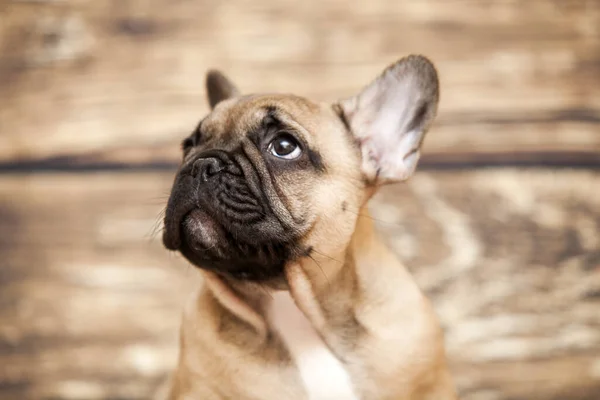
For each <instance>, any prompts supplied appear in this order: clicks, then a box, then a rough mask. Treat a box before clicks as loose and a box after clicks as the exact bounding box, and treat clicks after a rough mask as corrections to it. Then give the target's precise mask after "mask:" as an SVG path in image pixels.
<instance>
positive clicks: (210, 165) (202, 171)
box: [192, 157, 225, 182]
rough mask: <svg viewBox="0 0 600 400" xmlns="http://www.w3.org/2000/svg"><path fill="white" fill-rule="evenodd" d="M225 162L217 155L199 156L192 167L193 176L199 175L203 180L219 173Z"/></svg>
mask: <svg viewBox="0 0 600 400" xmlns="http://www.w3.org/2000/svg"><path fill="white" fill-rule="evenodd" d="M224 168H225V167H224V165H223V162H222V161H221V160H220V159H218V158H216V157H206V158H199V159H198V160H196V161H195V162H194V165H193V167H192V176H193V177H194V178H195V177H199V178H200V179H201V180H202V181H203V182H206V181H208V180H209V179H210V178H212V177H214V176H215V175H218V174H219V172H221V171H222V170H223V169H224Z"/></svg>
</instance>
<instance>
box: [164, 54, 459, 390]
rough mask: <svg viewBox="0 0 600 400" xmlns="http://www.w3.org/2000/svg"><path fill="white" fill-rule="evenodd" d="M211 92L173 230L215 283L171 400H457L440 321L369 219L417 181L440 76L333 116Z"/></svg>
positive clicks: (402, 79)
mask: <svg viewBox="0 0 600 400" xmlns="http://www.w3.org/2000/svg"><path fill="white" fill-rule="evenodd" d="M206 85H207V90H208V98H209V102H210V105H211V108H212V111H211V112H210V113H209V114H208V115H207V116H206V117H205V118H204V119H202V121H200V123H199V124H198V126H197V127H196V129H195V130H194V131H193V133H192V134H191V135H190V136H189V137H188V138H187V139H185V140H184V141H183V161H182V163H181V166H180V168H179V170H178V172H177V176H176V178H175V182H174V184H173V189H172V192H171V196H170V199H169V202H168V205H167V210H166V216H165V220H164V225H165V226H164V235H163V242H164V245H165V246H166V248H167V249H169V250H174V251H179V252H180V253H181V254H182V255H183V256H184V257H185V258H186V259H187V260H189V261H190V262H191V263H192V264H193V265H195V266H197V267H198V269H199V271H200V272H201V274H202V275H203V276H204V278H203V285H202V287H200V288H199V289H198V291H197V292H196V293H195V294H194V295H193V297H192V298H191V301H190V303H189V304H188V306H187V307H186V309H185V312H184V315H183V323H182V326H181V341H180V342H181V343H180V355H179V361H178V366H177V369H176V370H175V372H174V373H173V375H172V377H171V380H170V384H169V388H168V393H166V394H165V398H167V399H171V400H184V399H185V400H191V399H196V400H212V399H215V400H216V399H234V400H246V399H248V400H250V399H252V400H301V399H302V400H304V399H310V400H325V399H330V400H351V399H352V400H354V399H364V400H383V399H390V400H409V399H410V400H417V399H419V400H420V399H431V400H447V399H456V394H455V390H454V387H453V384H452V380H451V378H450V375H449V373H448V369H447V365H446V360H445V355H444V346H443V340H442V339H443V338H442V333H441V331H440V328H439V325H438V322H437V319H436V316H435V314H434V312H433V310H432V308H431V306H430V304H429V302H428V301H427V299H426V298H425V297H424V295H423V294H422V293H421V291H420V290H419V288H418V287H417V285H416V284H415V282H414V281H413V279H412V278H411V276H410V274H409V273H408V272H407V270H406V269H405V267H404V266H403V265H402V263H401V262H400V261H398V259H397V258H396V257H395V256H394V255H393V253H392V252H391V251H390V250H389V249H388V248H387V247H386V246H385V245H384V244H383V242H382V240H381V239H380V238H379V237H378V235H377V233H376V231H375V229H374V226H373V223H372V219H371V218H370V217H369V211H368V209H367V202H368V200H369V199H370V198H371V197H372V196H373V194H374V193H375V192H376V191H377V189H378V188H379V187H381V186H382V185H385V184H389V183H394V182H401V181H404V180H406V179H407V178H408V177H410V176H411V175H412V174H413V172H414V171H415V168H416V166H417V161H418V160H419V155H420V152H421V145H422V143H423V138H424V136H425V133H426V132H427V130H428V128H429V126H430V124H431V122H432V121H433V119H434V117H435V114H436V110H437V104H438V96H439V94H438V78H437V73H436V70H435V68H434V66H433V65H432V63H431V62H430V61H429V60H428V59H426V58H425V57H423V56H416V55H412V56H408V57H405V58H403V59H401V60H399V61H398V62H396V63H394V64H392V65H390V66H389V67H388V68H387V69H386V70H385V71H383V73H382V74H381V75H380V76H379V77H378V78H376V79H375V80H374V81H373V82H372V83H371V84H369V85H368V86H366V87H365V88H364V89H363V90H362V91H361V92H360V93H358V95H356V96H354V97H352V98H349V99H345V100H342V101H339V102H336V103H334V104H317V103H315V102H312V101H310V100H308V99H305V98H303V97H298V96H294V95H289V94H260V95H241V94H240V93H239V92H238V90H237V89H236V87H235V86H234V85H233V84H232V83H231V82H230V81H229V80H228V79H227V78H226V77H225V76H224V75H223V74H221V73H220V72H217V71H211V72H209V73H208V75H207V79H206Z"/></svg>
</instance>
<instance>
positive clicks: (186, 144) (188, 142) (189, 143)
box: [181, 137, 194, 151]
mask: <svg viewBox="0 0 600 400" xmlns="http://www.w3.org/2000/svg"><path fill="white" fill-rule="evenodd" d="M192 147H194V138H191V137H189V138H186V139H185V140H184V141H183V142H181V149H182V150H183V151H187V150H189V149H191V148H192Z"/></svg>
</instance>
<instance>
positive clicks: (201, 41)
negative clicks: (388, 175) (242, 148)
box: [0, 0, 600, 164]
mask: <svg viewBox="0 0 600 400" xmlns="http://www.w3.org/2000/svg"><path fill="white" fill-rule="evenodd" d="M313 1H314V2H313ZM313 1H305V2H302V4H301V5H297V4H295V3H293V4H292V3H287V2H278V3H272V2H255V1H252V2H250V1H244V0H236V1H234V2H226V3H222V2H210V1H203V2H180V3H178V4H176V5H175V4H173V3H172V2H169V1H166V0H151V1H150V0H148V1H141V0H138V1H128V2H127V3H126V5H124V4H123V3H122V2H78V1H74V0H71V1H61V2H39V1H5V2H3V3H2V5H0V20H1V21H2V24H0V51H1V53H2V55H3V56H2V58H0V92H1V93H2V95H1V96H0V162H3V163H6V162H12V161H16V160H28V161H36V160H37V161H39V160H46V159H52V158H53V157H64V156H78V157H90V158H91V159H94V158H95V157H96V158H98V157H100V158H102V159H117V160H118V161H119V162H125V163H134V164H136V163H138V164H139V163H142V162H150V163H151V162H157V161H159V162H163V161H164V160H167V161H168V162H174V161H175V160H177V159H178V157H179V154H178V153H177V144H178V142H179V141H180V140H181V138H182V137H183V136H184V135H186V134H187V133H188V132H189V131H190V130H191V129H192V127H193V126H194V125H195V123H196V122H197V121H198V120H199V119H200V118H201V116H202V115H203V114H204V113H206V111H207V108H206V103H205V100H204V88H203V80H204V79H203V74H204V72H205V71H206V70H207V69H208V68H211V67H218V68H222V69H223V70H225V71H226V72H227V73H229V74H230V75H231V76H232V77H233V78H234V79H235V80H236V81H237V82H238V83H239V85H240V87H241V88H242V89H243V90H244V91H246V92H256V91H277V92H279V91H286V92H287V91H289V92H295V93H298V94H302V95H306V96H310V97H312V98H315V99H318V100H324V101H332V100H335V99H337V98H339V97H345V96H348V95H350V94H352V93H354V92H355V91H357V90H358V89H359V88H360V87H361V86H362V85H364V84H365V83H366V82H368V81H369V80H371V79H372V78H373V77H374V76H375V75H376V74H377V73H378V72H379V71H380V70H381V69H382V68H383V67H384V66H385V65H387V64H388V63H390V62H391V61H393V60H395V59H396V58H398V57H400V56H402V55H404V54H407V53H410V52H419V53H424V54H426V55H428V56H430V57H431V58H432V59H433V60H434V61H435V62H436V63H437V65H438V67H439V72H440V76H441V81H442V102H441V105H440V116H439V122H438V125H437V127H436V128H434V129H433V130H432V133H431V135H430V137H429V139H428V141H427V147H428V149H429V151H430V152H431V153H432V154H452V153H461V154H472V153H473V154H474V153H477V152H484V153H490V152H493V153H495V154H498V155H502V154H506V153H512V152H521V153H522V154H533V153H534V152H540V153H541V154H546V153H548V154H550V153H556V152H558V151H563V150H567V151H578V152H583V153H585V154H587V155H588V157H591V155H594V154H597V153H598V152H600V135H598V132H599V131H600V111H599V110H600V28H599V27H600V5H599V4H598V2H597V1H596V0H569V1H560V0H552V1H546V0H517V1H508V0H496V1H492V0H486V1H480V2H474V1H472V0H453V1H445V0H423V1H420V2H412V1H397V0H378V1H373V2H370V3H369V4H370V5H369V7H368V9H366V8H365V7H360V8H352V7H348V6H347V5H346V4H345V3H343V2H342V3H340V2H337V1H334V0H328V1H319V2H318V3H317V2H316V0H313ZM98 154H100V156H98ZM450 157H451V156H450ZM474 157H476V155H475V156H474ZM144 160H145V161H144ZM111 162H112V161H111Z"/></svg>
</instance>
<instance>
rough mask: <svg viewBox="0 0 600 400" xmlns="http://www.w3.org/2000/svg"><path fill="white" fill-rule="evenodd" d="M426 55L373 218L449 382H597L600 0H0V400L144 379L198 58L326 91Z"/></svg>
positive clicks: (119, 387)
mask: <svg viewBox="0 0 600 400" xmlns="http://www.w3.org/2000/svg"><path fill="white" fill-rule="evenodd" d="M413 52H416V53H422V54H425V55H427V56H428V57H430V58H431V59H432V60H433V61H434V63H435V64H436V65H437V67H438V70H439V74H440V78H441V88H442V96H441V104H440V109H439V117H438V120H437V123H436V124H435V125H434V127H433V128H432V130H431V131H430V133H429V136H428V138H427V140H426V143H425V155H424V156H423V158H422V163H421V165H420V170H419V171H418V172H417V174H416V176H415V177H414V179H412V180H411V181H410V182H409V183H407V184H404V185H397V186H393V187H389V188H387V189H386V190H385V191H384V192H383V193H382V194H381V195H380V196H379V197H378V198H377V199H376V201H375V202H374V203H373V206H372V208H373V214H374V217H375V218H376V219H377V222H378V225H379V227H380V229H381V230H382V231H383V233H385V236H386V238H387V239H388V240H389V242H390V244H391V245H392V246H393V248H394V249H395V250H396V251H397V252H398V254H399V255H400V256H401V257H402V259H403V260H404V261H405V263H406V264H407V266H408V267H409V268H410V269H411V271H412V272H413V273H414V275H415V277H416V279H417V281H418V282H419V284H420V286H421V287H422V288H423V289H424V290H425V291H426V292H427V294H428V295H429V296H430V297H431V298H432V300H433V302H434V305H435V307H436V310H437V312H438V314H439V316H440V319H441V320H442V323H443V326H444V329H445V331H446V342H447V348H448V356H449V359H450V363H451V366H452V371H453V374H454V376H455V379H456V383H457V385H458V387H459V390H460V393H461V398H462V399H464V400H509V399H510V400H542V399H543V400H563V399H577V400H598V399H600V172H599V171H600V1H598V0H481V1H476V0H420V1H416V0H413V1H409V0H404V1H402V0H369V1H368V2H362V3H354V4H353V3H351V2H347V1H341V0H304V1H300V2H298V1H289V0H282V1H277V2H268V1H266V0H254V1H244V0H235V1H218V0H170V1H167V0H104V1H101V0H96V1H91V0H87V1H86V0H63V1H60V0H54V1H51V0H45V1H44V0H37V1H34V0H30V1H27V0H20V1H16V0H15V1H11V0H0V399H2V400H8V399H22V400H27V399H77V400H79V399H81V400H84V399H90V400H91V399H147V398H149V397H150V394H151V393H152V391H153V390H154V389H155V387H156V385H157V384H158V383H159V381H160V380H161V379H162V377H163V376H164V374H165V372H166V371H167V370H168V369H170V368H172V366H173V365H174V362H175V357H176V351H177V347H176V345H177V342H176V340H177V331H178V324H179V318H180V311H181V308H182V303H183V301H184V299H185V298H186V297H187V295H188V293H189V291H190V288H192V287H193V286H194V285H195V284H196V279H197V276H196V275H197V274H196V273H195V271H194V269H193V268H192V267H190V266H189V265H188V264H187V263H186V262H185V261H184V260H182V259H181V257H179V256H177V255H175V254H172V253H168V252H167V251H166V250H164V249H163V248H162V245H161V242H160V231H161V226H160V223H161V221H160V212H161V210H162V209H163V207H164V206H165V203H166V199H167V195H168V193H169V189H170V184H171V182H172V178H173V175H174V171H175V169H176V166H177V163H178V161H179V158H180V154H179V143H180V141H181V140H182V139H183V138H184V136H186V135H187V134H188V133H190V132H191V130H192V129H193V127H194V126H195V124H196V123H197V122H198V121H199V120H200V118H201V117H202V116H203V115H204V114H205V113H206V112H207V103H206V100H205V90H204V87H203V84H204V74H205V72H206V70H207V69H208V68H213V67H214V68H219V69H221V70H223V71H225V72H226V73H227V74H228V75H229V76H230V77H232V78H233V80H234V81H236V82H237V84H238V85H239V87H240V88H241V89H242V90H243V91H244V92H262V91H270V92H293V93H296V94H300V95H305V96H308V97H310V98H312V99H315V100H323V101H334V100H336V99H338V98H340V97H345V96H349V95H351V94H354V93H355V92H357V91H358V90H359V89H360V88H361V87H362V86H363V85H364V84H366V83H367V82H368V81H370V80H371V79H372V78H374V77H375V75H377V74H378V73H379V72H380V71H381V70H382V69H383V68H384V67H385V66H386V65H388V64H389V63H391V62H393V61H395V60H396V59H398V58H400V57H401V56H404V55H406V54H408V53H413Z"/></svg>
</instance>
